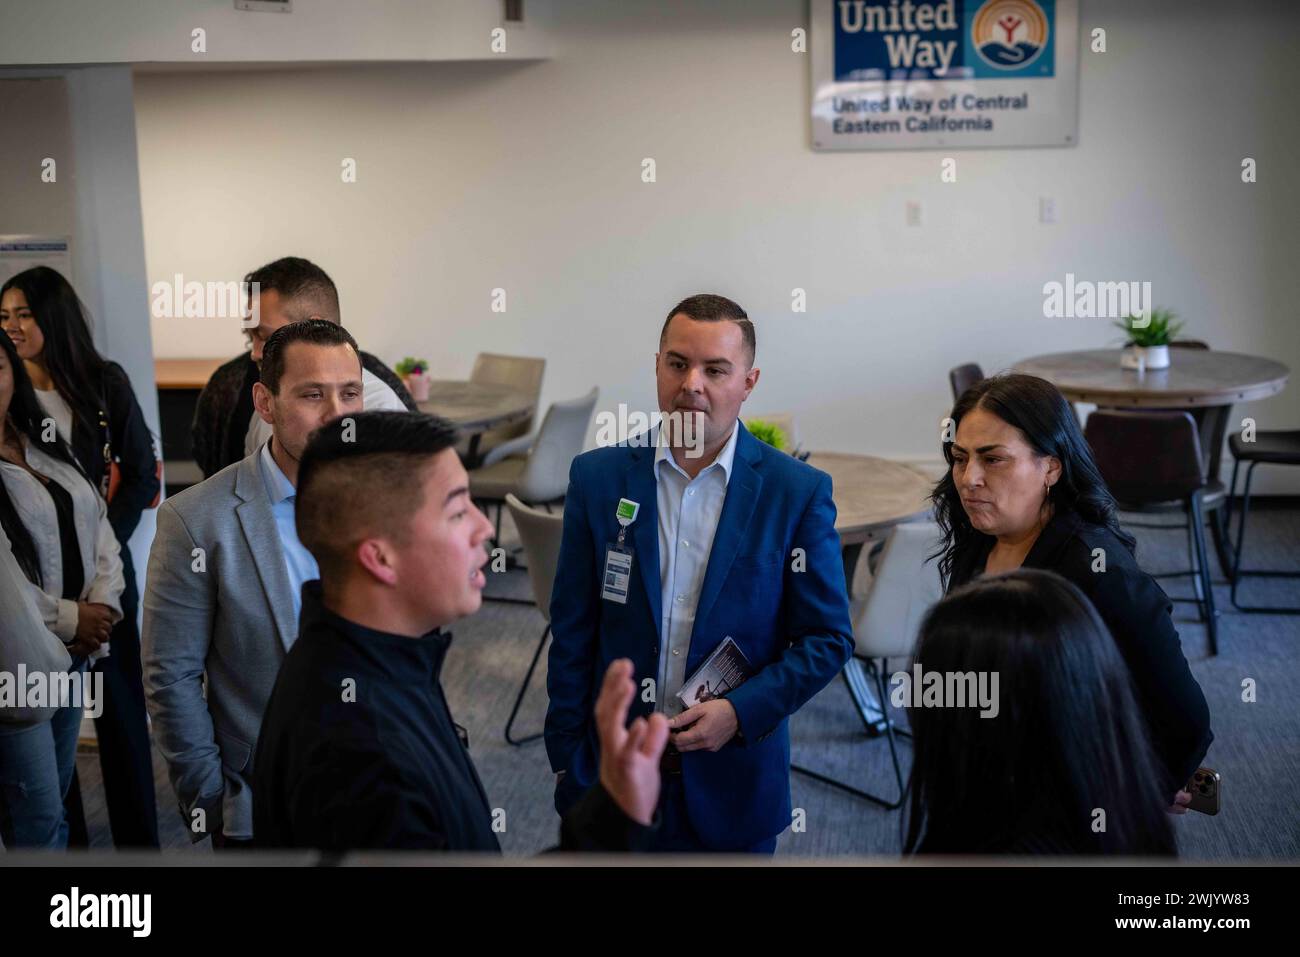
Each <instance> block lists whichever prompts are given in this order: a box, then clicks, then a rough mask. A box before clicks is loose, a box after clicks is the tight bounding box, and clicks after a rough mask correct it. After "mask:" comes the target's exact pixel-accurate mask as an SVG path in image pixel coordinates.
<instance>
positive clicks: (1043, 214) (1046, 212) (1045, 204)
mask: <svg viewBox="0 0 1300 957" xmlns="http://www.w3.org/2000/svg"><path fill="white" fill-rule="evenodd" d="M1038 221H1039V222H1040V223H1042V224H1044V225H1051V224H1052V223H1055V222H1056V200H1054V199H1052V197H1050V196H1039V197H1038Z"/></svg>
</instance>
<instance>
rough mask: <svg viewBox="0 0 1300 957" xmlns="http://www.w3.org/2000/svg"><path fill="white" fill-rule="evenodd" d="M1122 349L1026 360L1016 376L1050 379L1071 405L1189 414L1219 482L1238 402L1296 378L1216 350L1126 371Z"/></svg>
mask: <svg viewBox="0 0 1300 957" xmlns="http://www.w3.org/2000/svg"><path fill="white" fill-rule="evenodd" d="M1120 351H1121V350H1119V349H1090V350H1086V351H1082V352H1056V353H1052V354H1051V355H1044V356H1034V357H1033V358H1030V359H1022V360H1021V361H1020V362H1017V363H1016V364H1015V366H1014V367H1013V368H1014V370H1015V371H1016V372H1024V373H1026V374H1028V375H1036V376H1038V377H1039V378H1042V379H1046V380H1047V381H1048V382H1050V383H1052V384H1053V385H1054V386H1056V387H1057V388H1058V389H1060V390H1061V394H1062V395H1064V396H1065V397H1066V398H1067V399H1069V400H1071V401H1072V402H1091V403H1093V404H1095V405H1098V406H1101V407H1103V408H1107V409H1186V410H1187V411H1188V412H1190V413H1192V417H1193V418H1195V419H1196V420H1197V421H1196V424H1197V427H1198V428H1199V429H1200V433H1201V447H1202V450H1203V451H1204V453H1205V461H1206V462H1207V463H1208V468H1207V469H1206V477H1207V478H1210V479H1217V478H1218V477H1219V466H1220V463H1221V461H1222V458H1223V437H1224V434H1225V432H1226V430H1227V425H1228V418H1229V413H1230V412H1231V411H1232V404H1233V403H1234V402H1250V401H1253V400H1255V399H1265V398H1268V397H1269V396H1271V395H1277V393H1279V392H1281V391H1282V390H1283V389H1284V388H1285V387H1286V380H1287V377H1288V376H1289V375H1290V374H1291V370H1290V369H1288V368H1287V367H1286V366H1284V365H1283V364H1282V363H1280V362H1276V361H1274V360H1272V359H1264V358H1261V357H1259V356H1247V355H1241V354H1240V353H1236V352H1215V351H1213V350H1211V349H1179V348H1173V349H1170V350H1169V358H1170V362H1169V368H1168V369H1154V370H1152V369H1148V370H1147V371H1146V372H1143V373H1141V374H1139V373H1138V371H1137V370H1136V369H1121V368H1120V365H1119V357H1120Z"/></svg>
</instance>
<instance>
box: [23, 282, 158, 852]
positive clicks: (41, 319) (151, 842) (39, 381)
mask: <svg viewBox="0 0 1300 957" xmlns="http://www.w3.org/2000/svg"><path fill="white" fill-rule="evenodd" d="M0 327H3V329H4V331H5V332H6V333H8V336H9V338H10V339H11V340H12V341H13V344H14V347H15V348H16V349H17V352H18V355H19V356H21V358H22V360H23V364H24V367H25V368H26V371H27V373H28V375H29V376H30V378H31V381H32V384H33V386H34V387H35V389H36V396H37V398H38V399H39V401H40V403H41V406H42V407H43V408H44V410H45V414H46V415H48V416H49V417H51V418H53V420H54V421H55V423H56V425H57V427H58V431H59V432H60V434H62V435H64V436H66V437H67V438H68V439H69V441H70V444H71V447H72V451H73V453H74V454H75V456H76V458H77V461H78V462H79V463H80V465H81V467H82V468H83V469H84V470H85V472H86V475H87V476H88V478H89V479H90V481H91V483H92V484H93V485H94V486H95V487H96V488H97V489H99V490H100V493H101V495H103V496H104V498H105V499H106V500H107V502H108V520H109V522H110V523H111V525H112V527H113V532H114V534H115V535H116V537H117V541H118V543H119V545H120V546H121V561H122V566H123V575H124V578H125V582H126V586H125V591H124V592H123V595H122V611H123V617H122V619H121V621H119V622H118V623H117V625H116V627H115V628H114V629H113V634H112V636H111V642H110V649H111V651H110V653H109V654H108V655H107V657H104V658H102V659H100V660H99V661H97V662H95V664H94V667H95V669H96V670H97V671H98V672H100V673H101V674H102V675H103V676H104V678H103V680H104V698H105V701H104V708H103V713H102V714H101V715H100V716H99V717H98V718H97V719H96V721H95V734H96V737H97V739H98V741H99V759H100V765H101V767H102V769H103V774H104V791H105V797H106V802H107V805H108V817H109V824H110V827H111V830H112V833H113V843H114V844H115V845H117V846H118V847H157V846H158V815H157V808H156V800H155V797H154V782H153V761H152V754H151V751H150V744H149V730H148V723H147V719H146V717H145V703H144V684H143V679H142V674H141V668H140V635H139V628H138V625H137V623H136V608H137V605H138V600H139V595H138V590H137V587H136V578H135V568H134V565H133V563H132V561H131V554H130V550H129V549H128V547H127V543H128V541H129V540H130V538H131V534H132V533H133V532H134V531H135V529H136V526H137V525H138V524H139V522H140V515H141V513H142V512H143V511H144V509H146V508H149V507H150V506H151V505H152V504H154V503H155V501H156V499H157V496H158V492H159V488H160V481H159V477H158V462H157V457H156V456H155V454H154V445H153V438H152V436H151V435H150V434H149V430H148V427H147V426H146V425H145V421H144V413H143V412H142V411H141V409H140V404H139V403H138V402H137V401H136V398H135V393H134V392H133V391H132V388H131V382H130V380H129V379H128V378H127V375H126V372H125V371H123V369H122V367H121V366H119V365H118V364H117V363H115V362H110V361H109V360H107V359H105V358H104V357H103V356H101V355H100V354H99V352H98V350H96V348H95V343H94V339H93V338H92V337H91V332H90V326H89V323H88V322H87V318H86V310H85V307H84V306H83V305H82V303H81V301H80V300H79V299H78V298H77V294H76V292H75V291H74V290H73V288H72V286H71V285H70V284H69V283H68V281H67V280H66V279H65V278H64V277H63V276H62V275H60V274H59V273H58V272H57V271H55V270H53V269H50V268H48V267H45V266H38V267H36V268H34V269H28V270H26V271H24V272H21V273H18V274H17V275H16V276H13V277H12V278H11V279H9V280H8V281H7V282H6V283H5V284H4V286H3V287H0ZM71 800H72V801H73V802H74V803H76V802H79V789H78V788H77V787H76V785H75V781H74V788H73V790H72V798H71ZM74 826H75V825H74Z"/></svg>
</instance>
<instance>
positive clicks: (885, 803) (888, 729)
mask: <svg viewBox="0 0 1300 957" xmlns="http://www.w3.org/2000/svg"><path fill="white" fill-rule="evenodd" d="M856 662H857V659H851V660H850V661H849V663H848V665H846V666H845V667H853V666H854V665H855V664H856ZM867 666H868V667H869V668H870V669H871V672H872V676H873V677H874V678H875V680H876V689H877V693H878V694H879V695H880V698H879V701H880V709H881V712H882V713H884V709H885V702H886V701H888V700H889V699H888V697H887V696H886V692H885V668H884V667H881V668H879V669H877V668H876V665H875V663H874V662H868V664H867ZM850 696H852V688H851V687H850ZM884 718H885V720H884V725H885V733H886V735H888V738H889V754H890V757H891V758H892V759H893V763H894V779H895V780H896V781H897V782H898V798H897V800H894V801H890V800H888V799H886V798H882V797H879V796H878V795H875V794H872V793H870V792H869V791H863V790H862V789H861V788H855V787H853V786H852V785H850V784H845V783H844V782H843V781H837V780H836V779H835V778H832V777H827V776H826V775H824V774H822V773H820V772H818V771H814V770H812V769H811V768H806V767H804V766H802V765H799V764H791V765H790V770H791V771H794V772H796V773H798V774H802V775H803V776H804V777H809V778H812V779H813V780H814V781H820V782H821V783H822V784H829V785H830V786H831V787H833V788H838V789H839V790H841V791H844V792H846V793H848V794H852V795H853V796H854V797H859V798H862V799H863V800H865V801H870V802H871V803H872V804H878V805H880V806H881V807H883V808H884V809H885V810H886V811H896V810H898V808H900V807H902V805H903V801H904V799H905V798H906V797H907V790H906V787H905V786H904V784H903V767H902V764H901V763H900V762H899V760H898V748H897V744H896V742H895V738H894V723H893V721H891V720H889V715H888V714H887V713H884ZM863 721H864V723H866V722H867V719H866V717H865V716H864V717H863ZM899 733H900V734H901V733H902V730H901V729H899ZM908 737H910V735H908Z"/></svg>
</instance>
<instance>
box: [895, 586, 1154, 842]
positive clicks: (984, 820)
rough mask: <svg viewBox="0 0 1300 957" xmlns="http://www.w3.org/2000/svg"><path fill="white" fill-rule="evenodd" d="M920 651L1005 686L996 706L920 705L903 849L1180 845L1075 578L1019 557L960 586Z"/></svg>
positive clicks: (929, 661)
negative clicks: (987, 712)
mask: <svg viewBox="0 0 1300 957" xmlns="http://www.w3.org/2000/svg"><path fill="white" fill-rule="evenodd" d="M916 662H917V663H919V664H920V665H921V668H922V674H926V673H930V672H935V673H940V672H942V673H950V672H974V673H975V674H977V675H978V674H980V673H987V674H989V675H992V674H995V673H996V674H997V675H998V691H999V694H998V710H997V713H996V715H995V716H990V717H981V709H980V708H978V707H963V708H958V707H937V708H927V707H918V708H912V709H910V711H909V718H910V720H911V725H912V735H913V739H914V745H915V747H914V754H915V756H914V759H913V765H912V781H911V800H910V806H909V813H908V822H907V836H906V840H905V842H904V852H905V853H948V854H978V853H992V854H997V853H1025V854H1035V853H1063V854H1129V855H1142V854H1165V855H1167V854H1172V853H1174V850H1175V845H1174V837H1173V831H1172V829H1171V828H1170V826H1169V822H1168V820H1167V816H1166V812H1165V810H1164V806H1165V804H1166V802H1165V801H1164V800H1163V799H1162V795H1161V788H1160V781H1161V770H1160V764H1159V762H1158V760H1157V758H1156V755H1155V751H1154V749H1153V747H1152V745H1151V743H1150V739H1149V736H1148V732H1147V729H1146V726H1145V723H1144V719H1143V717H1142V713H1141V711H1140V710H1139V708H1138V704H1137V699H1136V696H1135V693H1134V690H1133V685H1132V679H1131V678H1130V676H1129V672H1128V668H1127V666H1126V665H1125V663H1124V660H1123V658H1122V657H1121V656H1120V654H1119V650H1118V649H1117V648H1116V647H1115V642H1114V640H1113V639H1112V637H1111V635H1110V632H1109V631H1108V630H1107V629H1106V626H1105V624H1104V623H1103V622H1102V620H1101V618H1100V617H1099V616H1098V614H1097V611H1096V609H1094V608H1093V606H1092V604H1091V603H1090V602H1089V601H1088V599H1087V597H1086V596H1085V595H1084V594H1083V592H1081V591H1080V590H1079V589H1078V588H1076V587H1075V586H1074V585H1073V584H1071V583H1070V582H1068V581H1066V580H1065V579H1064V578H1062V577H1060V576H1059V575H1057V574H1055V573H1054V572H1049V571H1043V570H1040V569H1028V568H1022V569H1019V570H1017V571H1014V572H1008V573H1006V574H1004V575H997V576H992V577H988V578H981V579H978V580H976V581H974V582H972V583H970V584H969V585H966V586H964V587H962V588H958V589H956V590H954V591H953V592H952V594H950V595H949V596H948V597H946V598H945V599H944V600H942V601H940V602H939V603H938V604H937V605H935V607H934V608H932V609H931V610H930V612H929V614H928V615H927V616H926V618H925V621H924V623H923V624H922V627H921V638H920V641H919V643H918V646H917V653H916ZM949 703H951V702H949ZM1099 812H1101V813H1099ZM1103 813H1104V817H1103V816H1102V814H1103ZM1099 828H1104V829H1099Z"/></svg>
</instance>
